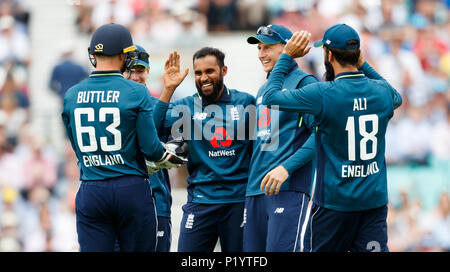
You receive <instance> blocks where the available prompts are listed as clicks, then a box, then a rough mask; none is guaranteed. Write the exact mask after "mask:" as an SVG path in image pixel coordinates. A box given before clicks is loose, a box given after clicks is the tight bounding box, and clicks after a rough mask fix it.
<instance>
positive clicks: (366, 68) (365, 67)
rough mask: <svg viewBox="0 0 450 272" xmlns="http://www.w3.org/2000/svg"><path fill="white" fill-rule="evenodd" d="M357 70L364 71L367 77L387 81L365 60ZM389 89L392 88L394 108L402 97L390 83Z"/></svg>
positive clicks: (400, 101) (399, 103)
mask: <svg viewBox="0 0 450 272" xmlns="http://www.w3.org/2000/svg"><path fill="white" fill-rule="evenodd" d="M359 70H360V71H362V72H364V74H365V75H366V76H367V77H368V78H371V79H378V80H384V81H386V82H387V80H386V79H384V78H383V77H382V76H381V75H380V74H378V73H377V71H375V69H373V67H372V66H370V65H369V63H367V62H364V64H363V65H362V66H361V67H360V68H359ZM387 83H388V84H389V82H387ZM389 85H390V84H389ZM391 89H392V99H393V104H394V109H396V108H398V107H399V106H400V105H401V104H402V97H401V95H400V94H399V92H398V91H397V90H395V89H394V88H393V87H392V85H391Z"/></svg>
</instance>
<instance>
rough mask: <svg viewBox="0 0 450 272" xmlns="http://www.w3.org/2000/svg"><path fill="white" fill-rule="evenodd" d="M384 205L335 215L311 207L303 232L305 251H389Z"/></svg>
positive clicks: (316, 207)
mask: <svg viewBox="0 0 450 272" xmlns="http://www.w3.org/2000/svg"><path fill="white" fill-rule="evenodd" d="M386 217H387V206H382V207H380V208H376V209H371V210H366V211H358V212H339V211H334V210H330V209H326V208H324V207H320V206H318V205H315V204H313V205H312V208H311V214H310V218H309V220H308V225H307V228H306V232H305V240H304V251H306V252H347V251H352V252H367V251H389V249H388V247H387V240H388V238H387V223H386Z"/></svg>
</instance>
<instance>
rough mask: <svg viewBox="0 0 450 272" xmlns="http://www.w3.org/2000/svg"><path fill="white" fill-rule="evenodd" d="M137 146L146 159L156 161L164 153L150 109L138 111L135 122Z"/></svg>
mask: <svg viewBox="0 0 450 272" xmlns="http://www.w3.org/2000/svg"><path fill="white" fill-rule="evenodd" d="M136 131H137V138H138V142H139V148H140V150H141V152H142V153H144V156H145V158H146V159H147V160H150V161H158V160H160V159H161V158H162V156H163V154H164V148H163V146H162V144H161V142H160V140H159V138H158V133H157V131H156V128H155V124H154V122H153V116H152V113H151V112H150V111H142V112H140V113H139V115H138V117H137V122H136Z"/></svg>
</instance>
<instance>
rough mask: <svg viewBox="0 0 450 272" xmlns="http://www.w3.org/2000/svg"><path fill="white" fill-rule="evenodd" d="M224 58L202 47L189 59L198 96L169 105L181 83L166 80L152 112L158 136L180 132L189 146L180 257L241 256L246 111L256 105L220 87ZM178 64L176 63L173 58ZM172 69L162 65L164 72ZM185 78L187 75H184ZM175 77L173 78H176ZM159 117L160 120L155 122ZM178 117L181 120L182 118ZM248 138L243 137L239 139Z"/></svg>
mask: <svg viewBox="0 0 450 272" xmlns="http://www.w3.org/2000/svg"><path fill="white" fill-rule="evenodd" d="M224 59H225V55H224V53H223V52H221V51H220V50H219V49H216V48H209V47H205V48H202V49H200V50H198V51H197V52H196V53H195V54H194V56H193V68H194V74H195V84H196V87H197V92H196V93H195V94H194V95H192V96H188V97H185V98H182V99H180V100H177V101H175V102H173V103H171V104H169V101H170V98H171V96H172V94H173V91H174V90H175V88H176V87H177V86H178V85H179V84H180V83H181V81H174V83H170V82H169V81H170V80H169V79H167V80H165V82H164V83H165V84H164V85H165V89H164V91H163V93H162V94H161V96H160V98H159V100H160V101H158V103H157V104H156V106H155V120H156V119H160V120H161V121H160V123H159V124H158V123H155V125H156V127H157V128H158V130H159V131H160V130H163V129H171V130H172V135H173V133H174V132H175V131H177V130H179V129H181V130H182V132H183V135H184V138H185V139H186V140H187V142H188V145H189V156H188V163H187V169H188V172H189V176H188V178H187V182H188V187H187V191H188V197H187V203H186V204H185V205H184V206H183V218H182V220H181V226H180V236H179V240H178V251H180V252H193V251H195V252H199V251H200V252H211V251H213V250H214V248H215V246H216V243H217V241H218V239H220V246H221V250H222V251H223V252H239V251H242V221H243V211H244V200H245V190H246V186H247V180H248V169H249V165H250V156H251V148H252V146H251V141H250V132H249V127H250V125H249V124H250V122H249V117H250V115H251V114H252V113H251V112H249V111H248V110H246V109H248V106H253V109H254V104H255V99H254V97H253V96H251V95H250V94H248V93H245V92H240V91H237V90H235V89H230V88H228V87H227V86H225V84H224V83H223V79H224V77H225V76H226V74H227V70H228V68H227V66H226V65H225V63H224ZM175 62H176V63H178V62H179V56H177V58H176V60H175ZM167 65H170V62H169V63H166V66H167ZM185 73H186V72H185ZM175 74H176V73H175ZM158 115H160V116H161V118H156V116H158ZM180 117H181V118H180ZM243 132H246V133H245V134H244V135H241V134H240V133H243Z"/></svg>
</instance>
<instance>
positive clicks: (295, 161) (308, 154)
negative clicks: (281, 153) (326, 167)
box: [281, 133, 316, 175]
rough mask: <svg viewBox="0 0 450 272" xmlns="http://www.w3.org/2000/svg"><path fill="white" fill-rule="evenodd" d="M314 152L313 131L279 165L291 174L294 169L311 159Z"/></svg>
mask: <svg viewBox="0 0 450 272" xmlns="http://www.w3.org/2000/svg"><path fill="white" fill-rule="evenodd" d="M315 154H316V140H315V133H312V134H311V136H309V138H308V140H307V141H306V142H305V143H304V144H303V146H302V147H300V148H299V149H298V150H297V151H296V152H295V153H294V154H293V155H292V156H290V157H289V158H288V159H287V160H286V161H284V162H283V163H282V164H281V165H282V166H283V167H284V168H285V169H286V170H287V171H288V172H289V175H292V173H294V172H295V171H296V170H298V169H300V168H301V167H302V166H304V165H305V164H307V163H308V162H309V161H311V160H312V159H313V158H314V156H315Z"/></svg>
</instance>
